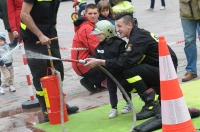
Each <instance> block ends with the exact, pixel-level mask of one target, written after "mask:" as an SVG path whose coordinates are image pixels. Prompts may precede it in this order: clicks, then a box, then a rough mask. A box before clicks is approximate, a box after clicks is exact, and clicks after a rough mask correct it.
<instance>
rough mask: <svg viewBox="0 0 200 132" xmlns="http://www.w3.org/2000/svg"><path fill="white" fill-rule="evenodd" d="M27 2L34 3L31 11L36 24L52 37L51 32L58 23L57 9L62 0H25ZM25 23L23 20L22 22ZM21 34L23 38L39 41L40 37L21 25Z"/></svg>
mask: <svg viewBox="0 0 200 132" xmlns="http://www.w3.org/2000/svg"><path fill="white" fill-rule="evenodd" d="M24 1H25V2H27V3H31V4H34V5H33V8H32V10H31V12H30V15H31V17H32V18H33V20H34V22H35V24H36V26H37V27H38V28H39V29H40V30H41V32H42V33H43V34H44V35H46V36H48V37H51V35H50V33H51V32H52V31H53V30H54V28H55V25H56V18H57V13H56V12H57V10H58V7H59V4H60V0H46V1H41V0H24ZM22 23H23V22H22ZM21 36H22V39H24V38H26V39H31V40H33V41H37V40H38V38H37V36H36V35H34V34H33V33H32V32H31V31H30V30H29V29H27V28H26V27H24V26H21Z"/></svg>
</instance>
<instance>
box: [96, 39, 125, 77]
mask: <svg viewBox="0 0 200 132" xmlns="http://www.w3.org/2000/svg"><path fill="white" fill-rule="evenodd" d="M125 45H126V41H124V40H122V39H121V38H118V37H112V38H110V39H106V40H105V41H103V42H101V43H99V45H98V46H97V47H96V48H95V54H94V55H92V57H93V58H97V59H115V58H118V57H119V56H120V55H123V53H124V52H125ZM107 70H108V71H110V72H111V73H112V74H113V72H119V71H116V70H113V69H112V68H109V69H107Z"/></svg>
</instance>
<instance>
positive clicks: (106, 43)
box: [91, 2, 131, 118]
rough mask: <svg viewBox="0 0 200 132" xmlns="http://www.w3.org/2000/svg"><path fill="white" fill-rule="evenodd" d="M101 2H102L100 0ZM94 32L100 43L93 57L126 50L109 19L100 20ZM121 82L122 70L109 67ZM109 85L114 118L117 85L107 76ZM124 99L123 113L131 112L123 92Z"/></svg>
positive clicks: (105, 57) (112, 54)
mask: <svg viewBox="0 0 200 132" xmlns="http://www.w3.org/2000/svg"><path fill="white" fill-rule="evenodd" d="M99 3H100V2H99ZM92 34H95V35H97V38H98V40H99V45H98V46H97V47H96V48H95V54H94V55H92V56H91V57H92V58H97V59H114V58H117V57H119V56H120V55H121V54H123V53H124V52H125V45H126V41H124V40H123V39H121V38H119V37H117V34H116V32H115V26H114V25H113V24H112V23H111V22H110V21H108V20H101V21H98V22H97V23H96V25H95V28H94V30H93V31H92ZM107 70H108V71H109V72H110V73H111V74H112V75H113V76H114V77H115V78H116V79H117V80H118V81H119V82H121V80H122V79H123V76H122V72H121V70H112V69H107ZM106 80H107V87H108V91H109V96H110V104H111V108H112V109H111V111H110V112H109V115H108V117H109V118H114V117H116V116H117V115H118V110H117V104H118V98H117V85H116V84H115V83H114V81H113V80H112V79H111V78H109V77H107V78H106ZM127 94H128V96H129V98H130V99H131V94H130V93H127ZM122 96H123V98H124V100H125V101H126V105H125V106H124V107H123V109H122V112H121V113H122V114H126V113H129V112H131V106H130V104H129V103H128V100H127V99H126V98H125V96H124V94H122Z"/></svg>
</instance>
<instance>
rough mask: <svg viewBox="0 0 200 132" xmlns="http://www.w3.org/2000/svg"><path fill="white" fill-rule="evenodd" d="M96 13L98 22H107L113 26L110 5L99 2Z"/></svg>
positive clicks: (113, 21) (103, 0)
mask: <svg viewBox="0 0 200 132" xmlns="http://www.w3.org/2000/svg"><path fill="white" fill-rule="evenodd" d="M97 8H98V12H99V18H98V19H99V21H101V20H108V21H110V22H111V23H112V24H113V25H115V20H114V12H113V10H112V7H111V5H110V3H109V2H108V1H107V0H101V1H99V3H98V4H97Z"/></svg>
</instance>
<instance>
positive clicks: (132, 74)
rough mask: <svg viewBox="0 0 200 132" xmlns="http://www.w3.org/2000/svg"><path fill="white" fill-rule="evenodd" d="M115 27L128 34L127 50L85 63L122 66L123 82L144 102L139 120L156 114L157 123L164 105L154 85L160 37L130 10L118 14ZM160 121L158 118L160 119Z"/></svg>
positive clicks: (122, 35) (172, 53)
mask: <svg viewBox="0 0 200 132" xmlns="http://www.w3.org/2000/svg"><path fill="white" fill-rule="evenodd" d="M115 20H116V31H117V32H119V33H120V37H122V38H124V37H126V38H128V39H129V41H128V43H127V45H126V51H125V53H123V54H121V55H120V56H119V57H118V58H115V59H105V60H102V59H94V58H87V59H86V61H87V63H86V64H85V66H89V67H94V66H96V65H103V66H105V67H106V68H107V69H109V68H111V69H115V70H119V69H121V70H122V71H123V76H124V80H123V81H122V82H121V84H122V86H123V87H124V89H125V90H126V92H127V93H130V92H137V93H138V95H139V96H140V98H141V99H142V100H143V101H144V103H145V105H144V106H143V107H142V110H141V111H140V112H139V113H137V114H136V118H137V120H143V119H147V118H149V117H155V118H156V120H155V121H154V122H155V125H156V126H160V125H162V123H161V107H160V103H159V96H158V95H157V94H156V90H155V89H154V87H160V77H159V56H158V39H157V37H156V36H155V35H154V34H153V33H151V32H149V31H146V30H144V29H141V28H139V27H138V26H135V22H134V17H133V15H132V14H131V13H127V12H123V13H119V14H116V16H115ZM169 49H170V54H171V56H172V59H173V63H174V66H175V67H177V64H178V63H177V57H176V54H175V53H174V51H173V50H172V49H171V48H170V47H169ZM157 121H158V122H157Z"/></svg>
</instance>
